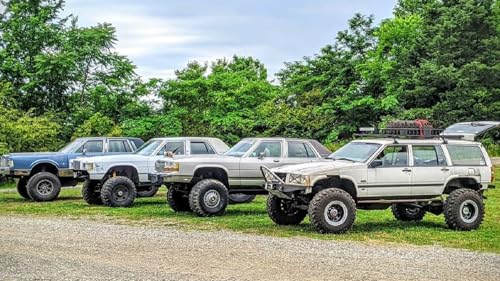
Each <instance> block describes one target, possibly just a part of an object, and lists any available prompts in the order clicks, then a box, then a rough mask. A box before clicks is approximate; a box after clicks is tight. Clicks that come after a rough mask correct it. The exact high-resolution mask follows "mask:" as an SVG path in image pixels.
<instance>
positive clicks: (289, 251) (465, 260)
mask: <svg viewBox="0 0 500 281" xmlns="http://www.w3.org/2000/svg"><path fill="white" fill-rule="evenodd" d="M499 264H500V255H496V254H484V253H475V252H469V251H464V250H454V249H444V248H440V247H417V246H406V245H405V246H403V245H387V244H383V245H381V244H374V245H372V244H366V243H355V242H340V241H320V240H312V239H305V238H272V237H264V236H254V235H246V234H238V233H232V232H226V231H216V232H198V231H183V230H178V229H175V228H172V227H164V228H159V227H139V226H127V225H115V224H109V223H102V222H95V221H89V220H69V219H39V218H25V217H1V216H0V279H1V280H34V279H37V280H125V279H126V280H273V281H277V280H364V281H366V280H419V281H421V280H482V281H486V280H495V281H496V280H500V266H499Z"/></svg>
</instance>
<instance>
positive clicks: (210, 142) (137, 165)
mask: <svg viewBox="0 0 500 281" xmlns="http://www.w3.org/2000/svg"><path fill="white" fill-rule="evenodd" d="M228 149H229V147H228V146H227V145H226V144H225V143H224V142H223V141H222V140H220V139H217V138H205V137H175V138H155V139H151V140H149V141H148V142H146V143H145V144H144V145H142V146H141V147H140V148H139V149H138V150H137V151H136V152H134V153H133V154H123V155H116V156H100V157H86V158H77V159H75V160H73V161H72V162H71V169H73V171H74V174H75V177H77V178H84V179H85V183H84V184H83V188H82V194H83V199H84V200H85V201H86V202H87V203H89V204H92V205H94V204H104V205H107V206H111V207H127V206H130V205H132V203H133V202H134V200H135V197H136V196H139V197H146V196H152V195H154V194H155V193H156V192H157V191H158V188H159V186H160V185H161V184H155V183H152V182H151V181H150V180H149V179H148V173H151V172H153V171H154V166H155V162H156V161H157V160H159V159H163V158H165V157H167V156H173V155H175V157H176V158H183V157H188V156H191V155H207V154H221V153H224V152H225V151H226V150H228Z"/></svg>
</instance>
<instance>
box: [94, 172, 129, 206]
mask: <svg viewBox="0 0 500 281" xmlns="http://www.w3.org/2000/svg"><path fill="white" fill-rule="evenodd" d="M136 196H137V190H136V188H135V184H134V183H133V182H132V181H131V180H130V179H129V178H127V177H122V176H118V177H112V178H109V179H108V180H107V181H106V182H105V183H104V184H103V185H102V188H101V200H102V203H103V204H104V205H106V206H109V207H130V206H132V204H133V203H134V200H135V197H136Z"/></svg>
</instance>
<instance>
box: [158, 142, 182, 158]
mask: <svg viewBox="0 0 500 281" xmlns="http://www.w3.org/2000/svg"><path fill="white" fill-rule="evenodd" d="M168 151H170V152H173V153H174V154H175V155H184V142H183V141H172V142H167V144H165V146H163V148H162V149H160V152H158V155H164V154H165V152H168Z"/></svg>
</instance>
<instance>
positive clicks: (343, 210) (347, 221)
mask: <svg viewBox="0 0 500 281" xmlns="http://www.w3.org/2000/svg"><path fill="white" fill-rule="evenodd" d="M309 218H310V219H311V223H312V225H313V226H314V228H315V229H316V230H317V231H318V232H320V233H344V232H346V231H348V230H349V229H351V227H352V225H353V224H354V220H355V219H356V203H355V202H354V199H352V197H351V195H349V193H347V192H345V191H344V190H341V189H338V188H329V189H325V190H322V191H320V192H318V193H317V194H316V195H314V197H313V199H312V200H311V202H310V203H309Z"/></svg>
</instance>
